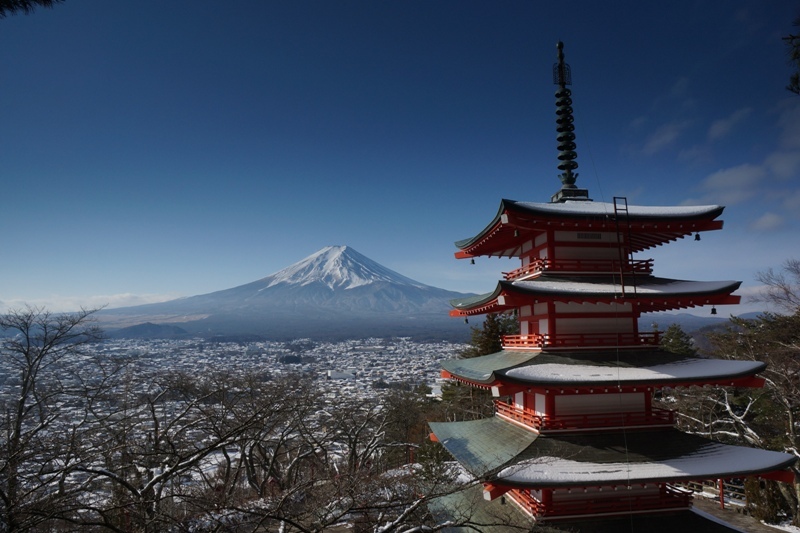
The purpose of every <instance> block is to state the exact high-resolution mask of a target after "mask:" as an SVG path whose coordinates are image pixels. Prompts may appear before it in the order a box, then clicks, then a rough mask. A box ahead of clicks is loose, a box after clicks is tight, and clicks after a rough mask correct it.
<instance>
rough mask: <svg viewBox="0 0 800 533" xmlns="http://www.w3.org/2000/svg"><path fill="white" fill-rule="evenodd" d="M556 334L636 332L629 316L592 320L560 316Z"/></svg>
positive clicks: (557, 321)
mask: <svg viewBox="0 0 800 533" xmlns="http://www.w3.org/2000/svg"><path fill="white" fill-rule="evenodd" d="M554 333H555V334H556V335H575V334H582V335H583V334H588V333H635V331H634V329H633V323H632V322H631V320H630V319H629V318H628V317H608V318H593V319H592V321H591V322H589V321H587V320H586V319H585V318H582V317H578V318H558V319H557V320H556V328H555V332H554Z"/></svg>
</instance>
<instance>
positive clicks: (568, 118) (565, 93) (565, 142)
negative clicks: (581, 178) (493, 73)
mask: <svg viewBox="0 0 800 533" xmlns="http://www.w3.org/2000/svg"><path fill="white" fill-rule="evenodd" d="M556 48H558V63H556V64H554V65H553V83H555V84H556V85H558V90H557V91H556V124H557V127H556V132H557V135H556V140H557V141H558V150H559V152H558V160H559V163H558V169H559V170H561V171H562V172H561V174H560V175H559V176H558V177H559V179H560V180H561V190H560V191H558V192H557V193H556V194H554V195H553V196H552V198H551V199H550V201H551V202H554V203H555V202H564V201H566V200H591V199H590V198H589V191H588V190H586V189H579V188H578V187H576V186H575V181H576V180H577V179H578V173H577V172H573V171H574V170H575V169H576V168H578V162H577V161H575V159H576V158H577V157H578V154H577V153H576V152H575V147H576V145H575V133H574V132H575V126H574V125H573V124H572V123H573V122H574V120H575V119H574V117H573V116H572V98H571V97H572V91H570V90H569V89H567V85H572V70H571V69H570V68H569V65H567V64H566V63H565V62H564V43H562V42H561V41H559V42H558V44H557V45H556Z"/></svg>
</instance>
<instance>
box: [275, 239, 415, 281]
mask: <svg viewBox="0 0 800 533" xmlns="http://www.w3.org/2000/svg"><path fill="white" fill-rule="evenodd" d="M264 281H268V283H267V285H266V287H265V288H269V287H273V286H275V285H279V284H287V285H301V286H302V285H309V284H311V283H321V284H323V285H326V286H327V287H329V288H330V289H339V290H341V289H352V288H354V287H359V286H362V285H369V284H371V283H376V282H391V283H395V284H400V285H406V286H413V287H425V285H423V284H421V283H418V282H416V281H414V280H412V279H410V278H407V277H405V276H403V275H401V274H398V273H397V272H395V271H393V270H390V269H388V268H386V267H384V266H382V265H380V264H378V263H376V262H375V261H373V260H371V259H369V258H367V257H365V256H363V255H361V254H360V253H358V252H357V251H355V250H354V249H353V248H350V247H349V246H326V247H325V248H323V249H322V250H320V251H318V252H316V253H313V254H311V255H310V256H308V257H306V258H305V259H303V260H301V261H298V262H297V263H295V264H293V265H290V266H288V267H286V268H284V269H283V270H280V271H278V272H276V273H275V274H272V275H271V276H269V277H267V278H266V279H265V280H264Z"/></svg>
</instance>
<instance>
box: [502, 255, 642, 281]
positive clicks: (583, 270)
mask: <svg viewBox="0 0 800 533" xmlns="http://www.w3.org/2000/svg"><path fill="white" fill-rule="evenodd" d="M542 272H559V273H565V272H570V273H576V274H605V273H609V274H610V273H619V272H622V273H623V274H631V273H633V274H652V273H653V260H652V259H637V260H633V261H623V262H622V263H620V262H619V261H616V260H612V259H558V260H553V259H534V260H532V261H531V262H530V263H529V264H527V265H525V266H522V267H520V268H517V269H515V270H512V271H510V272H503V276H504V278H505V279H506V280H507V281H511V280H515V279H520V278H524V277H526V276H533V275H536V274H541V273H542Z"/></svg>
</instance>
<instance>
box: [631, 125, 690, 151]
mask: <svg viewBox="0 0 800 533" xmlns="http://www.w3.org/2000/svg"><path fill="white" fill-rule="evenodd" d="M688 127H689V121H688V120H684V121H679V122H669V123H667V124H664V125H662V126H661V127H660V128H658V129H656V130H655V131H654V132H653V134H652V135H650V137H648V139H647V141H646V142H645V143H644V147H643V148H642V152H643V153H644V154H645V155H653V154H656V153H658V152H660V151H662V150H664V149H665V148H668V147H670V146H672V145H673V144H675V142H676V141H677V140H678V138H679V137H680V135H681V133H683V132H684V131H685V130H686V128H688Z"/></svg>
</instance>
